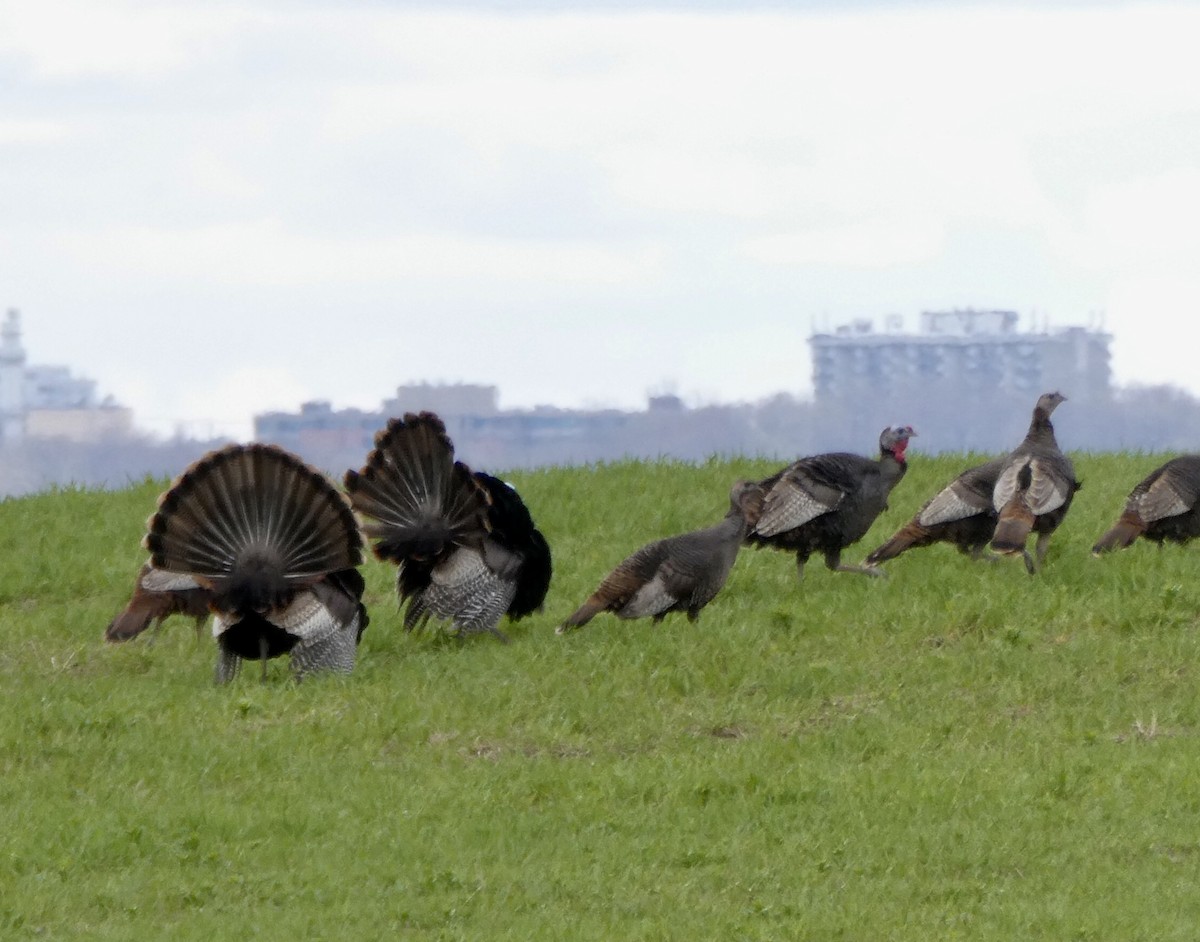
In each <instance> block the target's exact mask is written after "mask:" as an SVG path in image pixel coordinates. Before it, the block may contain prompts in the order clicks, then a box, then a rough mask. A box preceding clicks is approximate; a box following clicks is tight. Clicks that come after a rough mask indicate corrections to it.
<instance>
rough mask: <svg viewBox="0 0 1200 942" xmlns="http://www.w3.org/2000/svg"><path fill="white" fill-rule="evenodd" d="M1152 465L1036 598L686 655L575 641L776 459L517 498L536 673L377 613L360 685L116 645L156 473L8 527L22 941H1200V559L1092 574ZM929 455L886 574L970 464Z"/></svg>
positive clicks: (1070, 539)
mask: <svg viewBox="0 0 1200 942" xmlns="http://www.w3.org/2000/svg"><path fill="white" fill-rule="evenodd" d="M1161 460H1162V458H1161V457H1160V456H1148V455H1086V454H1085V455H1076V456H1075V461H1076V465H1077V468H1078V471H1079V475H1080V477H1081V478H1082V479H1083V481H1084V485H1085V486H1084V490H1083V491H1082V492H1081V493H1080V494H1079V496H1078V498H1077V500H1076V503H1075V506H1074V508H1073V509H1072V511H1071V514H1070V515H1069V516H1068V518H1067V521H1066V523H1065V524H1064V526H1063V528H1062V529H1061V530H1060V531H1059V533H1058V534H1057V535H1056V537H1055V539H1054V541H1053V543H1052V546H1051V551H1050V557H1049V560H1048V562H1047V565H1046V567H1045V570H1044V572H1043V573H1041V574H1040V575H1039V576H1037V577H1034V578H1030V577H1029V576H1027V575H1026V574H1025V572H1024V569H1023V567H1022V566H1021V564H1020V563H1019V561H1006V562H1005V563H1003V564H996V565H989V564H982V563H981V564H974V563H971V562H970V561H969V560H967V559H966V558H964V557H961V556H959V555H958V554H957V553H955V552H954V551H953V550H951V549H949V548H947V547H934V548H930V549H926V550H917V551H913V552H911V553H910V554H908V555H906V556H903V557H901V558H900V559H898V560H895V561H894V562H892V563H890V564H888V568H889V571H890V573H891V577H890V578H889V579H886V580H884V579H880V580H871V579H867V578H863V577H860V576H854V575H846V574H832V573H829V572H827V571H826V570H825V569H824V568H823V567H822V566H821V565H820V562H819V560H814V561H813V563H812V564H811V565H810V566H809V569H808V573H807V575H806V577H805V581H804V583H803V584H800V583H798V582H797V581H796V579H795V574H794V573H795V570H794V565H793V562H792V557H790V556H785V555H782V554H778V553H774V552H771V551H767V550H763V551H752V550H748V551H745V552H743V554H742V556H741V557H740V558H739V560H738V563H737V565H736V567H735V569H734V572H733V575H732V577H731V579H730V582H729V584H728V586H727V587H726V590H725V591H724V592H723V593H722V594H721V595H719V596H718V597H717V599H716V600H715V601H714V602H713V604H712V605H710V606H709V608H708V609H706V610H705V612H704V614H703V616H702V617H701V620H700V622H699V623H698V624H697V625H689V624H688V623H687V622H686V621H684V620H683V619H682V618H679V617H677V616H673V617H672V618H670V619H668V620H667V621H666V622H665V623H663V624H662V625H660V626H658V627H653V626H651V625H650V623H649V622H646V621H642V622H618V621H617V620H615V619H613V618H612V617H611V616H601V617H599V618H597V619H596V620H595V621H594V622H593V623H592V624H591V625H589V626H588V627H587V628H585V629H583V630H582V631H580V632H578V633H576V634H574V635H571V636H567V637H556V636H555V635H554V632H553V628H554V626H555V625H556V624H557V623H558V622H559V621H560V620H561V619H562V618H563V617H565V616H566V615H567V614H569V613H570V612H571V611H572V609H573V608H574V607H575V605H576V604H578V602H579V601H581V600H582V599H583V598H584V597H585V596H586V595H587V594H588V593H589V592H590V591H591V590H592V589H593V588H594V586H595V585H596V583H597V582H598V581H599V579H600V578H601V576H602V575H604V573H606V572H607V571H608V570H609V569H610V568H611V567H612V566H613V565H614V564H615V563H616V562H618V561H619V560H620V559H621V558H623V557H624V556H625V555H626V554H627V553H629V552H630V551H631V550H633V549H635V548H636V547H638V546H640V545H642V544H643V543H645V542H647V541H648V540H650V539H653V538H657V537H660V536H664V535H668V534H671V533H676V532H681V531H683V530H687V529H692V528H695V527H698V526H703V525H707V524H708V523H711V522H713V521H715V520H716V519H718V518H719V517H720V516H721V515H722V514H723V513H724V511H725V508H726V504H727V498H726V495H727V493H728V488H729V485H730V483H731V482H732V480H734V479H735V478H737V477H742V476H746V477H750V476H763V475H765V474H766V473H768V472H769V471H771V470H773V469H774V467H775V465H773V464H768V463H764V462H759V461H732V462H724V461H713V462H710V463H707V464H704V465H702V466H690V465H682V464H676V463H667V462H664V463H624V464H615V465H608V466H603V467H599V468H595V469H559V470H548V471H544V472H534V473H521V474H513V475H511V477H510V479H511V480H512V481H513V483H515V484H516V485H517V487H518V488H519V489H520V490H521V491H522V493H523V495H524V496H525V498H526V500H527V502H528V503H529V505H530V507H531V508H532V510H533V513H534V516H535V518H536V519H537V520H538V522H539V525H540V526H541V527H542V528H543V530H544V531H545V533H546V535H547V537H548V539H549V541H550V543H551V546H552V547H553V550H554V554H555V581H554V584H553V585H552V587H551V591H550V595H549V597H548V599H547V604H546V610H545V613H544V614H542V615H539V616H534V617H533V618H530V619H527V620H526V621H523V622H521V623H519V624H517V625H511V626H508V627H506V629H505V630H506V631H508V632H509V633H510V635H511V636H512V637H513V641H514V643H513V644H511V645H507V646H505V645H501V644H498V643H495V642H494V641H493V640H492V639H490V638H486V637H485V638H477V639H471V640H470V641H468V642H467V643H459V642H458V641H455V640H451V639H446V638H441V637H438V636H433V635H429V634H425V635H418V636H409V635H406V634H405V633H404V632H403V631H402V630H401V629H400V625H399V615H398V612H397V607H396V602H395V598H394V595H393V593H392V578H393V572H392V571H391V570H389V569H387V568H386V567H384V566H383V565H381V564H379V563H376V562H374V561H372V562H370V563H368V565H367V566H366V574H367V578H368V597H367V601H368V604H369V607H370V610H371V616H372V622H371V626H370V628H369V629H368V630H367V633H366V635H365V636H364V639H363V645H362V647H361V649H360V655H359V657H360V660H359V667H358V669H357V670H356V672H355V673H354V675H353V676H351V677H349V678H317V679H313V680H311V681H308V682H305V683H304V684H301V685H296V684H294V683H292V682H291V681H290V680H289V679H288V671H287V663H286V659H281V660H279V661H276V662H272V665H271V671H270V678H269V681H268V682H267V683H266V684H262V683H260V682H259V680H258V672H257V670H250V671H247V672H246V673H245V674H244V676H243V677H241V678H239V680H238V681H237V682H235V683H234V684H233V685H231V686H230V687H227V688H223V689H217V688H215V687H214V686H213V685H212V682H211V673H212V667H213V662H214V660H215V651H214V645H213V643H212V640H211V638H209V637H207V636H206V637H205V638H203V639H202V640H200V641H198V640H197V639H196V638H195V636H194V634H193V633H192V631H191V627H190V621H188V620H185V619H177V620H175V621H172V622H170V623H168V625H167V628H166V630H165V631H164V632H163V633H162V635H161V636H160V638H159V639H158V640H157V641H156V642H155V643H153V644H148V643H145V642H144V641H138V642H134V643H132V644H129V645H124V646H112V645H106V644H105V643H104V642H103V641H102V640H101V633H102V630H103V628H104V625H105V624H106V623H107V621H108V620H109V619H110V618H111V617H112V615H113V614H114V613H115V612H116V611H117V610H118V609H119V608H120V606H121V605H122V604H123V603H124V601H125V599H126V598H127V596H128V592H129V590H130V588H131V585H132V579H133V576H134V574H135V572H136V571H137V568H138V566H139V564H140V563H141V561H142V559H143V558H144V554H143V552H142V550H141V549H140V547H139V540H140V538H141V534H142V527H143V524H144V521H145V519H146V516H147V515H148V514H149V513H150V512H151V511H152V509H153V506H154V499H155V496H156V495H157V493H158V492H159V491H160V490H161V489H162V488H163V483H162V482H146V483H144V484H142V485H139V486H135V487H131V488H130V489H128V490H126V491H123V492H119V493H94V492H79V491H69V490H68V491H62V492H58V493H51V494H45V495H40V496H37V497H33V498H28V499H21V500H11V501H6V502H3V503H2V504H0V559H3V561H4V564H3V568H2V569H0V637H2V638H3V641H4V643H3V646H0V706H2V708H3V709H2V711H0V937H3V938H6V939H8V938H11V939H24V938H30V939H32V938H54V939H76V938H80V939H82V938H87V939H114V940H116V939H121V940H128V939H140V938H145V939H164V938H170V939H205V940H211V939H213V938H233V937H238V936H248V937H253V938H262V939H276V938H278V939H296V938H307V939H318V938H338V939H352V938H355V939H376V938H392V937H403V938H406V939H408V938H411V939H458V938H461V939H480V938H488V939H522V940H524V939H566V938H570V939H687V940H693V939H764V940H766V939H783V938H794V939H820V940H829V939H864V940H881V939H912V940H927V939H939V940H946V939H972V940H976V939H997V940H1000V939H1003V940H1012V939H1023V940H1029V939H1053V940H1063V939H1125V940H1128V939H1154V940H1163V939H1192V938H1194V937H1195V933H1196V926H1197V925H1198V924H1200V894H1198V893H1197V892H1196V889H1195V875H1196V873H1197V867H1198V866H1200V824H1198V822H1200V816H1198V811H1200V785H1198V784H1197V783H1198V782H1200V750H1198V749H1197V729H1198V720H1197V714H1198V708H1200V697H1198V694H1197V676H1196V673H1197V669H1196V663H1197V647H1198V645H1197V632H1196V622H1197V614H1196V613H1197V610H1198V608H1200V585H1198V583H1197V580H1196V579H1195V578H1194V575H1195V573H1196V571H1197V566H1198V562H1200V556H1198V555H1197V554H1198V553H1200V546H1197V547H1192V548H1186V547H1184V548H1181V547H1174V546H1171V547H1167V548H1165V549H1163V550H1161V551H1159V550H1157V549H1156V548H1155V547H1154V546H1152V545H1149V544H1146V545H1137V546H1135V547H1134V548H1133V549H1131V550H1129V551H1127V552H1125V553H1122V554H1118V555H1115V556H1112V557H1109V558H1106V559H1104V560H1095V559H1092V558H1090V556H1089V554H1088V549H1089V547H1090V546H1091V543H1092V541H1093V540H1094V539H1095V537H1096V536H1097V535H1099V533H1100V532H1102V531H1103V530H1104V529H1105V528H1106V527H1107V525H1108V524H1109V523H1111V521H1112V520H1113V519H1115V516H1116V514H1117V512H1118V510H1119V507H1120V505H1121V502H1122V500H1123V498H1124V496H1125V494H1126V493H1127V492H1128V490H1129V489H1130V487H1132V485H1133V484H1134V483H1135V482H1136V481H1137V480H1139V479H1140V478H1141V477H1142V476H1143V475H1144V474H1145V473H1146V472H1148V471H1149V470H1150V469H1151V468H1153V467H1154V466H1156V465H1157V464H1158V463H1159V462H1160V461H1161ZM965 463H966V460H965V459H962V458H957V459H956V458H947V457H943V458H937V459H932V458H926V457H924V456H922V455H920V454H916V455H914V456H913V457H912V461H911V468H910V473H909V475H908V477H907V478H906V479H905V480H904V481H903V482H902V483H901V484H900V486H899V487H898V488H897V490H896V491H895V492H894V494H893V497H892V509H891V510H890V511H889V513H888V514H887V515H886V516H885V517H884V518H882V519H881V520H880V521H879V522H878V523H877V524H876V527H875V528H874V529H873V530H872V531H871V533H870V534H869V536H868V537H867V539H866V540H864V541H863V542H862V543H860V544H859V545H858V546H857V547H854V548H852V549H851V550H849V551H848V552H847V553H846V558H847V559H848V560H851V561H857V560H860V559H861V558H862V557H863V556H864V555H865V554H866V553H867V552H868V551H869V550H870V549H871V548H873V547H874V546H875V545H877V544H878V543H879V542H881V541H882V540H883V539H884V538H886V536H887V535H889V534H890V533H891V532H892V530H893V529H895V528H896V527H897V526H898V525H899V524H900V523H902V522H903V521H904V520H906V519H907V518H908V517H909V516H911V514H912V513H913V512H914V511H915V510H916V508H917V507H918V506H919V505H920V503H921V502H922V501H923V500H924V499H925V498H926V497H928V496H929V495H930V494H931V493H932V492H933V491H934V490H935V489H936V488H938V487H940V486H941V485H942V484H943V483H945V481H946V480H948V479H949V478H950V477H952V476H953V475H954V474H955V473H957V471H959V470H961V468H962V467H964V466H965Z"/></svg>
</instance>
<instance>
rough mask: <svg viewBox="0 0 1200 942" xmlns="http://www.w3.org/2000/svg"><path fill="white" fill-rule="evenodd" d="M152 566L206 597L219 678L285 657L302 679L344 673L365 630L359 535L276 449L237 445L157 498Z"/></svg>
mask: <svg viewBox="0 0 1200 942" xmlns="http://www.w3.org/2000/svg"><path fill="white" fill-rule="evenodd" d="M148 528H149V532H148V533H147V534H146V538H145V541H144V543H145V546H146V549H148V550H149V551H150V565H151V566H152V567H153V568H154V569H155V570H159V571H161V572H164V573H173V574H175V575H177V576H179V577H181V578H180V580H179V581H178V583H176V585H178V586H179V587H182V586H183V585H184V584H185V583H188V582H190V583H191V585H193V586H195V587H197V588H200V589H205V590H207V591H208V592H210V593H211V598H210V602H209V605H210V608H211V609H212V611H213V613H214V615H215V618H214V620H213V635H214V636H215V637H216V639H217V646H218V648H219V654H218V658H217V670H216V679H217V682H218V683H225V682H227V681H230V680H232V679H233V678H234V677H235V676H236V675H237V673H238V670H239V669H240V667H241V664H242V661H244V660H261V661H262V662H263V677H264V678H265V677H266V670H267V665H266V662H267V660H268V659H270V658H273V657H278V656H279V655H281V654H290V656H291V666H292V671H293V673H294V674H295V675H296V677H297V678H299V677H302V676H303V675H305V674H308V673H310V672H314V671H337V672H341V673H349V672H350V671H351V670H353V668H354V660H355V653H356V648H357V646H358V640H359V638H360V636H361V635H362V632H363V629H365V628H366V626H367V612H366V609H365V608H364V607H363V604H362V594H363V579H362V576H361V575H360V574H359V572H358V569H357V567H358V565H359V564H360V563H361V562H362V534H361V533H360V532H359V529H358V524H357V521H356V520H355V519H354V513H353V512H352V511H351V509H350V505H349V504H348V503H347V501H346V499H345V498H344V497H343V496H342V495H341V493H339V492H338V490H337V489H336V488H335V487H334V485H333V484H332V483H331V482H330V481H328V480H327V479H326V478H325V477H324V476H323V475H322V474H321V473H320V472H318V471H316V470H314V469H313V468H310V467H309V466H308V465H306V464H305V463H304V462H302V461H301V460H300V459H299V458H297V457H296V456H295V455H292V454H290V453H288V452H286V451H284V450H283V449H280V448H276V447H274V446H272V445H259V444H254V445H230V446H228V447H226V448H222V449H220V450H218V451H214V452H210V453H209V454H208V455H206V456H205V457H203V458H201V459H200V460H199V461H197V462H196V463H195V464H193V465H192V466H191V467H190V468H189V469H188V470H187V471H185V472H184V473H183V475H182V476H181V477H180V478H179V479H178V480H176V481H175V483H174V484H173V485H172V487H171V489H170V490H169V491H167V492H166V493H165V494H164V495H163V496H162V497H161V498H159V503H158V511H157V512H156V513H155V514H154V515H153V516H152V517H151V518H150V520H149V523H148Z"/></svg>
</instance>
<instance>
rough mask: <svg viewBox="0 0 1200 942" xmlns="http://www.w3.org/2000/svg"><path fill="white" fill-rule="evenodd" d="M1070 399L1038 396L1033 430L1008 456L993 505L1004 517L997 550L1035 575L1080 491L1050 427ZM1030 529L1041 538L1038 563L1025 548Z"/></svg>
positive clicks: (995, 540)
mask: <svg viewBox="0 0 1200 942" xmlns="http://www.w3.org/2000/svg"><path fill="white" fill-rule="evenodd" d="M1066 401H1067V397H1066V396H1064V395H1062V394H1061V393H1057V392H1052V393H1045V394H1044V395H1042V396H1041V397H1039V398H1038V401H1037V405H1036V406H1034V409H1033V418H1032V419H1031V420H1030V422H1029V431H1028V432H1027V433H1026V435H1025V439H1024V441H1022V442H1021V444H1020V445H1018V446H1017V447H1016V448H1015V449H1014V450H1013V451H1012V452H1011V453H1010V454H1009V455H1008V456H1006V457H1005V459H1004V464H1003V467H1001V469H1000V476H999V477H998V478H997V479H996V487H995V488H994V489H993V491H992V506H993V507H994V508H995V510H996V511H997V512H998V513H999V515H1000V516H999V518H998V519H997V521H996V532H995V533H994V534H993V535H992V549H994V550H995V551H996V552H997V553H1001V554H1003V555H1006V556H1008V555H1015V554H1017V553H1020V554H1021V555H1022V556H1023V557H1024V559H1025V569H1026V570H1027V571H1028V572H1029V573H1030V574H1033V573H1035V572H1037V570H1038V567H1039V566H1041V564H1042V562H1043V561H1044V560H1045V558H1046V547H1047V545H1048V544H1049V542H1050V535H1051V534H1052V533H1053V532H1054V531H1055V530H1056V529H1058V525H1059V524H1060V523H1062V521H1063V518H1064V517H1066V515H1067V511H1068V510H1069V509H1070V508H1071V502H1072V501H1073V500H1074V499H1075V492H1076V491H1077V490H1079V482H1078V481H1076V480H1075V467H1074V466H1073V465H1072V464H1071V459H1070V458H1068V457H1067V456H1066V455H1064V454H1063V453H1062V451H1061V450H1060V449H1059V447H1058V441H1057V439H1055V437H1054V426H1053V425H1051V424H1050V415H1051V414H1052V413H1053V412H1054V410H1055V409H1056V408H1057V407H1058V405H1059V403H1062V402H1066ZM1030 531H1033V532H1036V533H1037V535H1038V538H1037V546H1036V550H1035V551H1036V553H1037V562H1036V563H1035V562H1034V558H1033V557H1032V556H1030V555H1029V551H1028V550H1027V549H1025V541H1026V540H1027V539H1028V538H1029V533H1030Z"/></svg>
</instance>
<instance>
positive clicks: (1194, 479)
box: [1092, 455, 1200, 556]
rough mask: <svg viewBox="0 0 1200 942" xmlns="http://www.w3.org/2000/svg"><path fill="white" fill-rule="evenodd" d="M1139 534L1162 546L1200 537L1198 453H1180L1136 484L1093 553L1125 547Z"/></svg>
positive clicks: (1199, 469) (1199, 471)
mask: <svg viewBox="0 0 1200 942" xmlns="http://www.w3.org/2000/svg"><path fill="white" fill-rule="evenodd" d="M1139 536H1141V537H1145V538H1146V539H1147V540H1153V541H1154V542H1155V543H1157V544H1158V545H1159V546H1162V543H1163V540H1170V541H1171V542H1172V543H1186V542H1187V541H1188V540H1190V539H1193V538H1194V537H1197V536H1200V455H1181V456H1180V457H1178V458H1172V459H1171V460H1170V461H1168V462H1167V463H1166V464H1164V465H1162V466H1161V467H1158V468H1155V469H1154V470H1153V471H1151V472H1150V474H1149V475H1147V477H1146V478H1145V479H1144V480H1143V481H1142V482H1141V483H1140V484H1138V486H1137V487H1135V488H1134V489H1133V490H1132V491H1131V492H1130V494H1129V498H1128V499H1127V500H1126V502H1125V510H1124V512H1123V513H1122V514H1121V516H1120V519H1118V520H1117V522H1116V524H1115V525H1114V526H1113V528H1112V529H1111V530H1109V531H1108V532H1107V533H1105V534H1104V536H1102V537H1100V539H1099V540H1097V541H1096V545H1095V546H1093V547H1092V552H1093V553H1094V554H1096V555H1097V556H1099V555H1100V554H1101V553H1105V552H1108V551H1109V550H1114V549H1124V548H1125V547H1126V546H1128V545H1129V544H1130V543H1132V542H1133V541H1134V540H1136V539H1137V538H1138V537H1139Z"/></svg>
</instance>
